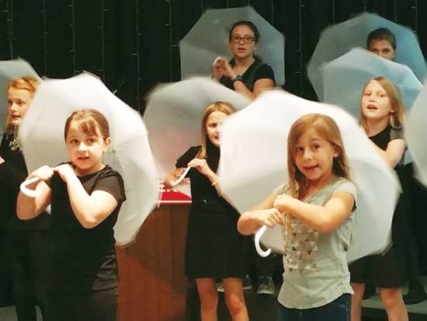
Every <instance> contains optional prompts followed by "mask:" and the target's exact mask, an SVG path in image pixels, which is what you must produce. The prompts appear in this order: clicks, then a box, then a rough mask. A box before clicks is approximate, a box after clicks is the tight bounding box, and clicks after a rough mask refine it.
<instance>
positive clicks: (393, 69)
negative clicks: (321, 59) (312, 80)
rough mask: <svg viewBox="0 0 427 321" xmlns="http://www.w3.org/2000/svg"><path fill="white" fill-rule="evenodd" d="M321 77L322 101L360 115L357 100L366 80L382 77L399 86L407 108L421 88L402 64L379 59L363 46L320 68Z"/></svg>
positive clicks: (358, 100) (415, 78) (411, 73)
mask: <svg viewBox="0 0 427 321" xmlns="http://www.w3.org/2000/svg"><path fill="white" fill-rule="evenodd" d="M320 74H321V75H322V77H323V94H324V95H323V101H324V102H326V103H331V104H337V105H340V106H342V107H343V108H344V109H345V110H347V111H348V112H349V113H351V114H352V115H354V116H355V117H356V118H359V117H360V99H361V97H362V90H363V87H364V86H365V84H366V82H367V81H368V80H369V79H371V78H373V77H379V76H382V77H386V78H388V79H390V80H391V81H393V83H394V84H395V85H396V86H397V87H399V90H400V92H401V94H402V98H403V101H404V103H405V106H406V108H407V109H409V108H410V107H411V106H412V104H413V103H414V101H415V99H416V98H417V96H418V94H419V92H420V91H421V89H422V84H421V82H420V81H419V80H418V79H417V77H415V75H414V73H413V72H412V70H411V69H410V68H409V67H408V66H405V65H402V64H399V63H396V62H393V61H390V60H387V59H383V58H381V57H379V56H377V55H375V54H373V53H371V52H369V51H367V50H365V49H362V48H354V49H352V50H350V51H349V52H347V53H346V54H344V55H342V56H340V57H339V58H337V59H334V60H332V61H330V62H327V63H325V64H323V65H322V67H321V68H320Z"/></svg>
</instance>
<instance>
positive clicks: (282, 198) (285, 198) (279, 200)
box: [273, 194, 292, 212]
mask: <svg viewBox="0 0 427 321" xmlns="http://www.w3.org/2000/svg"><path fill="white" fill-rule="evenodd" d="M291 199H292V196H290V195H287V194H281V195H279V196H277V197H276V199H275V200H274V203H273V207H274V208H276V209H277V210H279V211H280V212H284V211H285V210H286V205H287V203H288V202H289V200H291Z"/></svg>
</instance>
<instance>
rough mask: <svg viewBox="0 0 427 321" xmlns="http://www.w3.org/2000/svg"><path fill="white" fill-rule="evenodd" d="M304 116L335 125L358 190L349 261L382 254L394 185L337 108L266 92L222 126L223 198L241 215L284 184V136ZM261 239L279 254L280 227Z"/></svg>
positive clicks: (351, 121)
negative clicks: (317, 115) (329, 120)
mask: <svg viewBox="0 0 427 321" xmlns="http://www.w3.org/2000/svg"><path fill="white" fill-rule="evenodd" d="M309 113H321V114H325V115H328V116H331V117H332V118H333V119H334V120H335V121H336V122H337V124H338V127H339V129H340V131H341V135H342V138H343V142H344V146H345V149H346V152H347V156H348V158H349V162H350V166H351V168H352V171H353V174H354V182H355V183H356V185H357V187H358V194H359V197H358V200H357V204H356V205H357V212H356V215H355V217H354V223H353V232H352V242H351V245H350V249H349V252H348V260H349V261H353V260H355V259H357V258H360V257H363V256H365V255H368V254H370V253H375V252H380V251H382V250H383V249H384V248H385V247H386V246H387V245H388V244H389V240H390V228H391V222H392V217H393V212H394V207H395V203H396V201H397V197H398V186H399V184H398V181H397V179H396V177H395V174H394V173H393V172H392V171H391V170H390V169H389V167H388V166H387V164H386V163H385V162H384V161H383V160H382V159H381V158H380V156H379V155H378V153H377V152H376V151H375V150H374V147H373V146H372V143H371V142H370V141H369V139H368V137H367V136H366V135H365V133H364V132H363V131H362V129H361V128H360V126H359V125H358V124H357V122H356V120H355V119H354V118H353V117H352V116H351V115H350V114H348V113H347V112H345V111H344V110H342V109H341V108H338V107H336V106H333V105H326V104H321V103H317V102H312V101H308V100H304V99H302V98H299V97H296V96H293V95H291V94H288V93H285V92H283V91H270V92H266V93H264V94H263V95H262V96H260V97H259V98H258V99H257V100H255V101H254V102H253V103H252V104H251V105H249V106H248V107H247V108H245V109H244V110H242V111H240V112H239V113H237V114H235V115H232V116H231V117H230V118H229V119H228V120H227V122H225V124H224V126H223V128H222V141H221V159H220V164H219V174H220V177H221V189H222V194H223V195H225V197H227V199H228V200H230V201H231V203H232V204H233V205H234V206H235V207H236V208H237V209H238V210H239V211H240V212H241V213H243V212H245V211H247V210H248V209H250V208H251V207H253V206H255V205H256V204H258V203H259V202H261V201H262V200H263V199H265V198H266V197H267V196H268V195H270V194H271V192H272V191H273V190H274V189H275V188H276V187H277V186H279V185H280V184H282V183H284V182H286V179H287V136H288V132H289V129H290V127H291V126H292V124H293V123H294V122H295V120H297V119H298V118H299V117H301V116H303V115H305V114H309ZM367 236H369V237H367ZM262 241H263V243H264V244H265V245H266V246H268V247H270V248H273V249H274V250H276V251H278V252H283V239H282V236H281V232H280V228H275V229H268V230H267V232H266V233H265V234H264V235H263V238H262Z"/></svg>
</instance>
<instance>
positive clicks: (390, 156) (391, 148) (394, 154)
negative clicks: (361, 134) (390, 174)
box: [372, 138, 406, 168]
mask: <svg viewBox="0 0 427 321" xmlns="http://www.w3.org/2000/svg"><path fill="white" fill-rule="evenodd" d="M372 144H373V145H374V148H375V150H376V151H377V152H378V154H380V156H381V158H382V159H383V160H384V161H385V162H386V163H387V164H388V165H389V166H390V167H391V168H394V167H395V166H396V165H397V164H399V162H400V160H401V159H402V157H403V154H404V153H405V148H406V143H405V141H404V140H403V139H401V138H399V139H393V140H391V141H390V142H389V143H388V144H387V149H386V150H382V149H381V148H379V147H378V146H377V145H375V144H374V143H372Z"/></svg>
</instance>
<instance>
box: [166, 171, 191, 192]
mask: <svg viewBox="0 0 427 321" xmlns="http://www.w3.org/2000/svg"><path fill="white" fill-rule="evenodd" d="M190 169H191V167H190V166H188V167H187V168H186V169H185V171H184V173H182V175H181V176H180V177H179V178H178V179H177V180H176V181H173V182H171V184H170V185H171V187H172V188H173V187H176V186H178V185H179V183H181V182H182V180H183V179H184V178H185V176H186V175H187V173H188V171H189V170H190Z"/></svg>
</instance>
